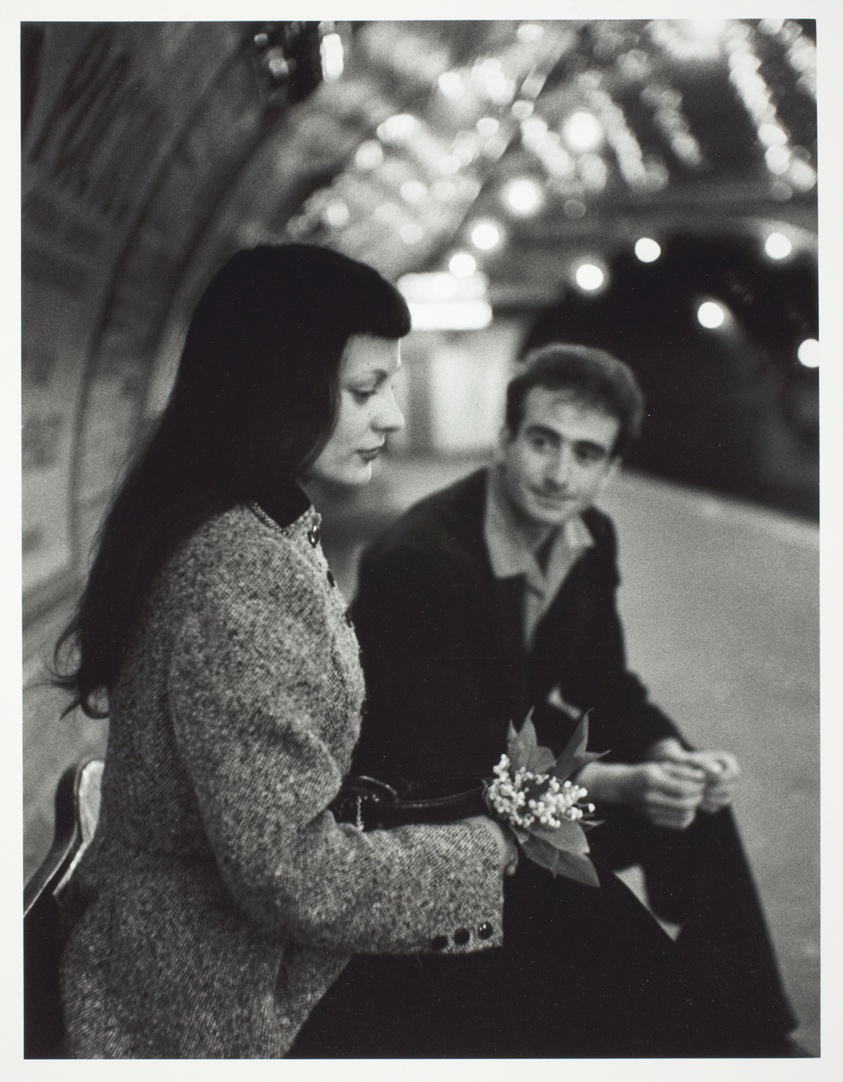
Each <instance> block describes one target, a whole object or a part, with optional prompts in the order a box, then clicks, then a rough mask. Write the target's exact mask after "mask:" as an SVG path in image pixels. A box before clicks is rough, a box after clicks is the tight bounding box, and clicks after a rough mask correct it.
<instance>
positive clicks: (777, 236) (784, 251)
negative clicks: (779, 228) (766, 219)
mask: <svg viewBox="0 0 843 1082" xmlns="http://www.w3.org/2000/svg"><path fill="white" fill-rule="evenodd" d="M764 251H765V252H766V253H767V255H768V256H769V257H770V259H786V258H787V257H788V256H789V255H790V253H791V252H792V251H793V245H792V244H791V243H790V241H789V240H788V238H787V237H786V236H785V235H784V233H771V234H770V235H769V237H767V239H766V240H765V241H764Z"/></svg>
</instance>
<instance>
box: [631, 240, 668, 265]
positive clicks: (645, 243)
mask: <svg viewBox="0 0 843 1082" xmlns="http://www.w3.org/2000/svg"><path fill="white" fill-rule="evenodd" d="M635 254H636V256H638V258H639V259H640V260H641V262H642V263H655V261H656V260H657V259H658V258H659V256H660V255H661V254H662V250H661V247H660V245H659V244H658V242H657V241H654V240H653V239H652V238H651V237H639V238H638V240H637V241H636V242H635Z"/></svg>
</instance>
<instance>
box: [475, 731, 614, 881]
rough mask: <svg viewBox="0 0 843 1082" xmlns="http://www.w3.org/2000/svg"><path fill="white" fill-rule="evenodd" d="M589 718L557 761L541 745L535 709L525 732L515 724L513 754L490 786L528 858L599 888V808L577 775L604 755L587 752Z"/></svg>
mask: <svg viewBox="0 0 843 1082" xmlns="http://www.w3.org/2000/svg"><path fill="white" fill-rule="evenodd" d="M587 743H588V715H587V714H586V715H585V716H584V717H583V718H581V720H580V722H579V724H578V725H577V728H576V730H575V732H574V735H573V736H572V737H571V739H570V740H569V741H568V743H567V744H566V745H565V750H564V751H563V752H562V754H561V755H560V756H559V757H558V758H557V757H556V756H554V754H553V752H552V751H551V750H550V748H546V747H544V746H543V745H541V744H539V743H538V741H537V739H536V729H535V726H534V725H533V720H532V711H530V713H529V714H528V715H527V718H526V720H525V722H524V724H523V725H522V726H521V729H520V730H518V731H516V729H515V727H514V725H512V723H511V722H510V725H509V733H508V742H507V753H506V754H505V755H502V756H501V760H500V762H499V763H498V765H497V766H496V767H495V768H494V771H493V773H494V775H495V778H494V780H493V781H487V782H486V783H485V784H484V793H483V795H484V798H485V801H486V805H487V807H488V808H489V811H490V812H491V813H492V815H494V816H495V817H496V818H498V819H502V820H503V821H504V822H506V823H508V824H509V826H510V828H511V829H512V832H513V834H514V835H515V837H516V839H517V841H518V844H519V847H520V849H521V851H522V852H523V853H524V856H526V857H529V859H530V860H532V861H534V862H535V863H536V864H540V865H541V866H542V867H543V868H547V869H548V870H549V871H551V872H552V873H553V874H554V875H565V876H567V877H568V878H569V879H576V880H577V882H578V883H585V884H587V885H588V886H592V887H598V886H600V881H599V879H598V878H597V872H596V871H595V869H594V865H593V864H592V863H591V861H590V860H589V858H588V853H589V846H588V841H587V840H586V837H585V831H586V830H587V829H589V828H590V827H593V826H596V825H597V822H596V820H594V819H593V818H591V816H593V813H594V805H593V804H587V803H585V798H586V797H587V796H588V792H587V790H585V789H584V788H583V787H582V786H581V785H577V784H576V782H573V781H571V780H570V779H571V775H572V774H575V773H576V772H577V771H578V770H580V769H581V768H582V767H583V766H585V764H586V763H590V762H591V761H592V760H594V759H599V758H600V755H599V754H597V753H595V752H589V751H586V750H585V748H586V745H587Z"/></svg>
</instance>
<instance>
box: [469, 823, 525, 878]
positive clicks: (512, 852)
mask: <svg viewBox="0 0 843 1082" xmlns="http://www.w3.org/2000/svg"><path fill="white" fill-rule="evenodd" d="M476 818H477V822H478V823H482V824H483V826H484V827H485V828H486V829H487V830H488V831H490V832H491V834H492V835H493V836H494V839H495V844H496V845H497V847H498V851H499V853H500V867H501V869H502V871H503V873H504V875H514V874H515V869H516V868H517V867H518V846H517V845H516V844H515V840H514V838H513V837H512V833H511V831H509V830H508V829H507V828H506V827H504V826H502V825H501V824H500V823H498V822H497V821H496V820H495V819H490V818H489V817H488V816H487V815H478V816H477V817H476Z"/></svg>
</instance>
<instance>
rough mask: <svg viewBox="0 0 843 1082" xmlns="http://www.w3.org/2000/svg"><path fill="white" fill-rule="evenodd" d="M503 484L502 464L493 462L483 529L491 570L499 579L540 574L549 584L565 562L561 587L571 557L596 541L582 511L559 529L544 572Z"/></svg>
mask: <svg viewBox="0 0 843 1082" xmlns="http://www.w3.org/2000/svg"><path fill="white" fill-rule="evenodd" d="M503 486H504V480H503V476H502V471H501V467H500V466H499V465H494V466H492V467H491V468H490V469H489V471H488V475H487V478H486V513H485V516H484V522H483V533H484V537H485V540H486V548H487V549H488V551H489V560H490V562H491V565H492V574H493V575H494V576H495V578H496V579H506V578H512V577H514V576H515V575H525V576H527V577H528V578H533V577H534V574H537V575H538V576H539V577H540V578H541V579H542V580H545V582H546V583H547V584H549V582H550V580H553V579H554V578H555V577H556V575H555V574H554V571H555V570H556V571H558V570H559V569H561V566H562V565H563V564H564V572H563V573H562V578H561V579H560V580H559V582H558V583H557V588H558V586H559V585H561V582H562V579H564V577H565V575H567V572H568V570H569V569H570V566H571V563H572V562H573V561H572V559H571V557H572V556H573V555H577V556H578V555H579V554H580V552H582V551H583V550H584V549H586V548H589V547H590V546H591V545H593V544H594V538H593V537H592V536H591V532H590V531H589V529H588V527H587V526H586V524H585V523H584V522H583V520H582V518H581V517H580V516H579V515H578V516H577V517H576V518H573V519H569V520H568V521H567V522H566V523H565V524H564V526H563V527H562V528H561V529H560V530H558V531H557V534H556V537H555V539H554V541H553V546H552V548H551V552H550V557H549V559H548V562H547V570H546V571H545V572H544V573H542V571H541V569H540V568H539V565H538V562H537V561H536V557H535V555H534V553H533V552H532V550H531V549H530V548H529V546H528V545H527V543H526V540H525V538H524V534H523V533H522V531H521V530H520V529H519V526H518V522H517V520H516V518H515V514H514V512H513V510H512V507H511V505H510V503H509V500H508V498H507V496H506V493H505V491H504V487H503ZM554 593H555V591H554Z"/></svg>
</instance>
